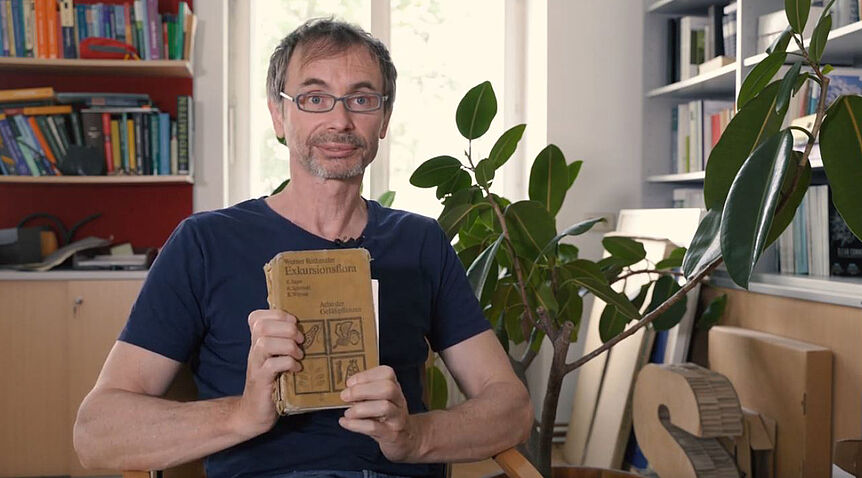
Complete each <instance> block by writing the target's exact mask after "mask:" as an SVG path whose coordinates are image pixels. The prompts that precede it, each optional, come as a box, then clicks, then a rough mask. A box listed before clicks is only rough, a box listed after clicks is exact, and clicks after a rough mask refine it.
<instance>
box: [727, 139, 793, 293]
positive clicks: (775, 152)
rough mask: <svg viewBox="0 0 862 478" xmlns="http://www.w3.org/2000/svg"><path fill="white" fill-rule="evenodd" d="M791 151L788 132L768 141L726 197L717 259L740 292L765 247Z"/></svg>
mask: <svg viewBox="0 0 862 478" xmlns="http://www.w3.org/2000/svg"><path fill="white" fill-rule="evenodd" d="M792 151H793V136H792V135H791V134H790V130H784V131H782V132H781V133H780V134H777V135H774V136H773V137H771V138H769V139H768V140H767V141H766V142H765V143H763V144H762V145H761V146H759V147H758V148H757V149H756V150H755V151H754V153H752V155H751V157H750V158H749V159H748V160H747V161H746V162H745V164H743V165H742V168H741V169H740V170H739V174H738V175H737V177H736V179H735V180H734V181H733V185H732V186H731V187H730V192H729V193H728V195H727V204H726V205H725V207H724V211H723V213H722V217H721V236H720V237H721V255H722V256H723V257H724V262H725V264H726V265H727V272H728V274H729V275H730V277H731V279H733V281H734V282H736V284H737V285H739V286H740V287H742V288H746V289H747V288H748V281H749V279H750V277H751V273H752V271H753V270H754V266H755V265H756V264H757V260H758V259H759V258H760V254H761V253H762V252H763V249H764V248H765V246H766V237H767V236H768V234H769V229H770V227H771V226H772V220H773V217H774V214H775V208H776V206H777V205H778V201H779V199H780V195H781V185H782V184H783V183H784V175H785V173H786V172H787V167H788V165H789V164H790V158H791V156H792V155H791V152H792Z"/></svg>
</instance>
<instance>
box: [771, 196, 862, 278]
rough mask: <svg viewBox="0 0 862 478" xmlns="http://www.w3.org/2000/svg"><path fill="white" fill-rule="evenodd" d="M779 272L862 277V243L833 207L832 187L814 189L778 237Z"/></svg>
mask: <svg viewBox="0 0 862 478" xmlns="http://www.w3.org/2000/svg"><path fill="white" fill-rule="evenodd" d="M778 259H779V271H780V272H782V273H787V274H801V275H812V276H860V275H862V241H860V240H859V239H858V238H857V237H856V236H854V235H853V233H852V232H851V231H850V228H848V227H847V223H846V222H844V219H843V218H842V217H841V215H840V214H838V211H837V210H836V209H835V206H834V205H833V204H832V200H831V194H830V191H829V186H827V185H819V186H811V187H809V188H808V192H807V193H806V194H805V197H804V198H803V200H802V204H801V205H800V206H799V209H797V210H796V215H795V216H794V217H793V222H792V223H791V225H790V226H788V227H787V229H785V231H784V232H783V233H782V234H781V236H779V238H778Z"/></svg>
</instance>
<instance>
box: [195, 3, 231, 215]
mask: <svg viewBox="0 0 862 478" xmlns="http://www.w3.org/2000/svg"><path fill="white" fill-rule="evenodd" d="M198 3H200V4H201V5H199V6H198V5H195V6H196V7H197V8H195V14H196V15H197V16H198V27H197V34H196V35H197V36H196V38H195V43H196V46H195V53H194V70H195V79H194V97H195V111H194V120H195V131H194V148H195V158H194V160H195V165H194V168H195V171H194V176H195V187H194V210H195V212H197V211H207V210H210V209H218V208H222V207H224V206H225V205H226V203H227V186H226V184H227V174H226V167H227V160H226V159H227V138H228V137H227V111H228V110H227V98H228V95H227V93H228V91H227V87H228V68H227V64H228V63H227V62H228V49H227V46H228V27H227V18H228V8H227V0H206V5H203V3H204V2H198ZM204 7H205V8H204Z"/></svg>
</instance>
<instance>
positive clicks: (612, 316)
mask: <svg viewBox="0 0 862 478" xmlns="http://www.w3.org/2000/svg"><path fill="white" fill-rule="evenodd" d="M627 323H628V320H626V317H625V316H624V315H623V314H621V313H619V312H617V308H616V307H615V306H613V305H611V304H606V305H605V308H604V310H602V316H601V317H600V318H599V337H601V339H602V342H607V341H608V340H611V339H612V338H614V337H616V336H617V335H619V334H620V333H622V331H623V330H625V329H626V324H627Z"/></svg>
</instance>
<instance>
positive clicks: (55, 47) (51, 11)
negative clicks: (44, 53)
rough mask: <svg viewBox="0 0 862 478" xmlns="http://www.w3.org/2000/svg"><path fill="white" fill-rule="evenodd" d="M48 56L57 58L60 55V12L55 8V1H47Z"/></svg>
mask: <svg viewBox="0 0 862 478" xmlns="http://www.w3.org/2000/svg"><path fill="white" fill-rule="evenodd" d="M46 18H47V19H48V58H52V59H57V58H61V56H60V37H59V35H58V32H59V31H60V13H59V11H58V10H57V2H55V1H50V2H48V12H47V16H46Z"/></svg>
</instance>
